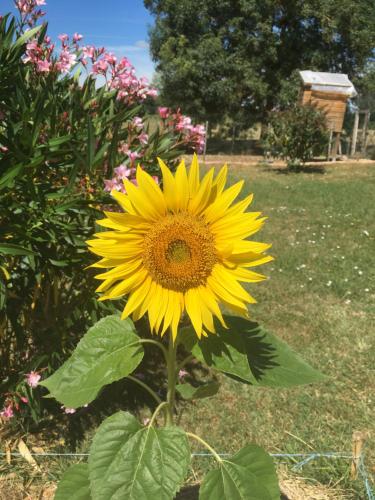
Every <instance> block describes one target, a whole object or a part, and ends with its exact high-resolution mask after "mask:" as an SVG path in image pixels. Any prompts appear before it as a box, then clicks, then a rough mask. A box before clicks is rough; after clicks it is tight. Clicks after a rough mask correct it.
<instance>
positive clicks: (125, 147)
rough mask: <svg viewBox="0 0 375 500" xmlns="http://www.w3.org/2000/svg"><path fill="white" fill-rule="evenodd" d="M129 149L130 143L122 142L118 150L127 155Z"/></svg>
mask: <svg viewBox="0 0 375 500" xmlns="http://www.w3.org/2000/svg"><path fill="white" fill-rule="evenodd" d="M128 151H129V144H126V143H125V144H121V145H120V146H119V147H118V152H119V153H123V154H124V155H126V154H127V153H128Z"/></svg>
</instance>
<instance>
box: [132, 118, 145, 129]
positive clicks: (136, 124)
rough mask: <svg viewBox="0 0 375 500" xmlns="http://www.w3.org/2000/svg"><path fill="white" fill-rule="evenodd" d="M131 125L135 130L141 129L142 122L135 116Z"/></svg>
mask: <svg viewBox="0 0 375 500" xmlns="http://www.w3.org/2000/svg"><path fill="white" fill-rule="evenodd" d="M133 125H134V126H135V127H137V128H143V120H142V118H141V117H140V116H135V117H134V118H133Z"/></svg>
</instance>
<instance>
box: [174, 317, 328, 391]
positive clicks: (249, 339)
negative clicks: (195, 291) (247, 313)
mask: <svg viewBox="0 0 375 500" xmlns="http://www.w3.org/2000/svg"><path fill="white" fill-rule="evenodd" d="M225 322H226V324H227V326H228V329H225V328H223V327H222V326H221V325H217V329H216V331H217V334H216V335H209V336H208V337H206V338H204V339H202V340H200V341H199V342H198V340H197V337H196V336H195V335H194V332H193V331H192V329H191V328H189V329H186V330H185V332H183V335H182V339H183V342H184V343H185V346H186V347H187V348H188V349H190V350H191V351H192V353H193V354H194V356H196V358H198V359H199V361H201V362H203V363H206V364H207V365H208V366H211V367H212V368H216V369H217V370H219V371H222V372H224V373H226V374H228V375H231V376H233V377H235V378H237V379H240V380H242V381H245V382H248V383H251V384H253V385H259V386H270V387H292V386H295V385H302V384H310V383H312V382H318V381H321V380H324V379H325V378H326V376H325V375H323V374H322V373H320V372H319V371H317V370H315V369H314V368H312V367H311V366H310V365H308V364H307V363H306V362H305V361H303V359H302V358H300V357H299V356H298V354H296V353H295V352H293V351H292V350H291V349H290V348H289V346H288V345H287V344H286V343H285V342H283V341H282V340H280V339H278V338H277V337H276V336H275V335H272V334H271V333H269V332H267V331H266V330H264V329H263V328H262V327H261V326H259V325H258V324H257V323H253V322H251V321H248V320H247V319H244V318H239V317H236V316H225Z"/></svg>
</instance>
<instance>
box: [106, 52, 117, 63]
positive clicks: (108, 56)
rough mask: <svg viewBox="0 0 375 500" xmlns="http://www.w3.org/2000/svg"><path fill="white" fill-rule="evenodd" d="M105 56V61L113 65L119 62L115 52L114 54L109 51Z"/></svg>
mask: <svg viewBox="0 0 375 500" xmlns="http://www.w3.org/2000/svg"><path fill="white" fill-rule="evenodd" d="M103 58H104V60H105V62H107V63H108V64H111V65H112V66H114V65H115V64H116V62H117V57H116V56H115V55H114V54H112V52H107V53H106V54H104V56H103Z"/></svg>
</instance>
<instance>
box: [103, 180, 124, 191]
mask: <svg viewBox="0 0 375 500" xmlns="http://www.w3.org/2000/svg"><path fill="white" fill-rule="evenodd" d="M113 189H114V190H115V191H122V190H123V186H122V185H121V183H120V182H119V180H118V179H104V191H107V192H108V193H110V192H111V191H112V190H113Z"/></svg>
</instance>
